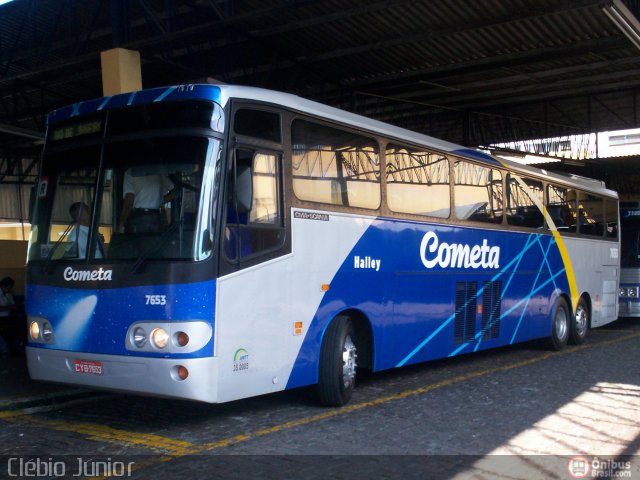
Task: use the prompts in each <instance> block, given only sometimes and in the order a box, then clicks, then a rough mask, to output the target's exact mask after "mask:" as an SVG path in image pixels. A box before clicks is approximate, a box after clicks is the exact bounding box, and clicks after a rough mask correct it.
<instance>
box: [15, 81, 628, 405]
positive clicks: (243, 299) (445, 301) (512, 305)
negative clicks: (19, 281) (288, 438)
mask: <svg viewBox="0 0 640 480" xmlns="http://www.w3.org/2000/svg"><path fill="white" fill-rule="evenodd" d="M127 175H129V176H130V177H133V178H135V177H138V180H140V179H145V181H147V180H150V179H152V178H162V179H163V180H164V183H163V184H164V185H165V187H163V188H164V190H163V191H162V200H161V204H160V206H158V207H153V208H151V207H149V206H148V205H147V207H146V208H145V209H144V210H145V212H144V213H149V211H152V213H153V215H154V216H155V218H156V219H157V220H158V219H159V220H160V223H159V224H158V228H154V229H149V230H145V229H141V230H128V231H127V230H124V231H123V230H122V228H121V225H122V223H123V222H122V220H123V216H124V215H125V214H124V213H123V211H124V210H123V205H124V204H125V203H126V202H127V200H126V198H127V195H128V187H125V184H126V183H127ZM167 180H168V181H167ZM35 203H36V205H35V214H34V218H33V221H32V224H33V231H32V235H31V239H30V246H29V259H28V285H27V292H26V294H27V313H28V317H29V343H28V346H27V355H28V364H29V371H30V374H31V376H32V378H34V379H38V380H48V381H52V382H62V383H68V384H75V385H85V386H88V387H95V388H102V389H109V390H119V391H128V392H135V393H140V394H149V395H160V396H166V397H175V398H186V399H193V400H199V401H205V402H212V403H216V402H226V401H230V400H235V399H240V398H244V397H249V396H253V395H260V394H265V393H269V392H276V391H280V390H284V389H292V388H296V387H302V386H309V385H314V384H317V385H318V393H319V398H320V400H321V402H322V403H323V404H326V405H333V406H339V405H343V404H345V403H347V402H348V401H349V399H350V397H351V393H352V391H353V388H354V382H355V377H356V373H357V371H358V370H359V369H368V370H371V371H380V370H386V369H390V368H394V367H402V366H404V365H410V364H415V363H419V362H424V361H427V360H432V359H437V358H443V357H452V356H456V355H462V354H466V353H471V352H475V351H479V350H485V349H489V348H494V347H499V346H503V345H510V344H514V343H517V342H523V341H528V340H532V339H539V338H547V339H548V341H549V342H550V344H551V346H552V347H554V348H556V349H560V348H563V347H564V346H565V345H566V344H567V342H572V343H575V344H578V343H581V342H582V341H583V340H584V339H585V337H586V335H587V332H588V331H589V329H590V328H592V327H598V326H601V325H604V324H606V323H609V322H611V321H613V320H615V319H616V318H617V313H618V312H617V309H618V286H619V278H618V275H619V238H618V228H617V225H618V198H617V194H616V193H615V192H613V191H610V190H607V189H606V188H605V187H604V185H603V184H602V183H600V182H595V181H591V180H585V179H580V178H573V177H569V176H559V175H553V174H551V173H547V172H545V171H542V170H537V169H533V168H529V167H524V166H520V165H516V164H512V163H509V162H507V161H506V160H501V159H499V158H495V157H492V156H489V155H485V154H482V153H479V152H477V151H475V150H471V149H467V148H463V147H461V146H459V145H455V144H452V143H448V142H445V141H441V140H437V139H435V138H431V137H428V136H425V135H421V134H418V133H414V132H411V131H407V130H404V129H401V128H397V127H394V126H391V125H388V124H384V123H381V122H378V121H374V120H371V119H368V118H364V117H361V116H358V115H355V114H352V113H348V112H344V111H340V110H337V109H335V108H330V107H328V106H325V105H321V104H318V103H315V102H312V101H308V100H304V99H302V98H299V97H297V96H293V95H289V94H284V93H278V92H273V91H268V90H262V89H256V88H247V87H238V86H227V85H220V86H217V85H183V86H176V87H170V88H159V89H150V90H145V91H139V92H134V93H129V94H122V95H115V96H112V97H106V98H101V99H97V100H91V101H86V102H81V103H78V104H75V105H72V106H69V107H67V108H62V109H59V110H56V111H54V112H53V113H51V114H50V115H49V117H48V128H47V135H46V142H45V147H44V151H43V157H42V163H41V169H40V178H39V182H38V185H37V188H36V192H35ZM79 205H80V206H82V208H83V209H84V212H85V213H87V215H85V220H83V221H81V220H79V218H78V216H77V215H76V213H77V208H78V206H79ZM129 207H131V205H129ZM134 208H135V206H134ZM141 210H143V209H142V208H141ZM74 232H77V233H74ZM83 232H84V233H83ZM78 240H80V241H81V242H82V244H81V245H77V243H78Z"/></svg>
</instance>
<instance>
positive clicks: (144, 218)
mask: <svg viewBox="0 0 640 480" xmlns="http://www.w3.org/2000/svg"><path fill="white" fill-rule="evenodd" d="M172 188H173V183H172V182H171V180H169V179H168V178H167V177H166V176H163V175H140V176H134V175H133V174H132V172H131V169H128V170H127V171H126V172H125V173H124V182H123V188H122V192H123V195H124V200H123V203H122V212H121V213H120V220H119V222H118V232H120V233H122V232H126V233H149V232H159V231H160V230H161V229H162V227H163V226H164V224H165V223H166V219H164V218H163V216H162V212H161V210H160V207H161V206H162V205H163V204H164V203H165V200H166V197H167V195H168V194H169V191H170V190H171V189H172Z"/></svg>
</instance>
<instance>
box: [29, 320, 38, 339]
mask: <svg viewBox="0 0 640 480" xmlns="http://www.w3.org/2000/svg"><path fill="white" fill-rule="evenodd" d="M29 336H30V337H31V340H33V341H34V342H37V341H38V340H40V325H38V322H31V325H29Z"/></svg>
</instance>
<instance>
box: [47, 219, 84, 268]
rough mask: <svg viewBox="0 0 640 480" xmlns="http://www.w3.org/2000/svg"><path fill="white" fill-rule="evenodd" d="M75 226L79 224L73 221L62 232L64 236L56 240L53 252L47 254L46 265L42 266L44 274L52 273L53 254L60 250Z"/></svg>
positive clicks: (52, 248)
mask: <svg viewBox="0 0 640 480" xmlns="http://www.w3.org/2000/svg"><path fill="white" fill-rule="evenodd" d="M75 225H77V222H76V221H75V220H72V221H71V223H69V224H68V225H67V226H66V227H65V229H64V231H63V232H62V235H60V238H59V239H58V240H56V243H54V244H53V246H52V247H51V250H49V253H48V254H47V258H46V259H45V261H44V265H43V266H42V271H43V273H51V272H50V271H49V267H50V266H51V260H53V254H54V253H55V251H56V250H57V249H58V247H59V246H60V244H61V243H62V241H63V240H64V239H65V238H66V237H67V235H69V232H70V231H71V229H72V228H73V227H74V226H75Z"/></svg>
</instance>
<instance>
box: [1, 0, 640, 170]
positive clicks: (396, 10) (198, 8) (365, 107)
mask: <svg viewBox="0 0 640 480" xmlns="http://www.w3.org/2000/svg"><path fill="white" fill-rule="evenodd" d="M639 13H640V12H639V3H638V0H624V1H623V0H476V1H468V0H171V1H166V0H135V1H134V0H131V1H129V0H111V1H109V0H83V1H82V2H75V1H64V0H14V1H13V2H10V3H7V4H4V5H1V6H0V164H1V163H2V161H4V162H5V164H4V165H5V167H7V166H8V165H9V163H8V159H14V162H15V159H17V158H24V157H29V156H37V153H36V152H37V151H38V149H39V148H40V146H41V143H42V141H41V137H42V135H43V133H44V130H45V118H46V113H47V112H48V111H50V110H52V109H55V108H58V107H60V106H63V105H66V104H70V103H74V102H77V101H81V100H86V99H90V98H94V97H99V96H101V95H102V87H101V71H100V52H101V51H104V50H108V49H110V48H113V47H116V46H117V47H122V48H128V49H132V50H137V51H139V52H140V54H141V59H142V79H143V85H144V87H155V86H162V85H173V84H179V83H189V82H193V81H205V80H206V79H207V78H211V79H215V80H217V81H221V82H225V83H233V84H242V85H253V86H259V87H265V88H271V89H276V90H281V91H286V92H290V93H295V94H298V95H301V96H303V97H307V98H311V99H313V100H317V101H320V102H323V103H326V104H329V105H332V106H336V107H339V108H343V109H346V110H350V111H355V112H357V113H360V114H363V115H367V116H370V117H373V118H376V119H379V120H383V121H386V122H389V123H392V124H395V125H399V126H402V127H406V128H409V129H412V130H416V131H420V132H423V133H427V134H430V135H433V136H436V137H439V138H443V139H446V140H449V141H453V142H456V143H461V144H464V145H468V146H472V147H473V146H478V145H489V144H495V143H500V142H509V141H513V140H515V139H526V138H543V137H552V136H559V135H568V134H577V133H587V132H593V131H598V130H615V129H627V128H634V127H637V126H638V124H639V121H638V105H637V103H638V92H639V90H640V23H638V21H637V20H636V17H637V16H638V14H639ZM13 168H14V170H15V169H16V168H19V169H21V170H27V169H29V164H28V163H26V164H22V163H20V164H19V165H16V164H15V163H14V164H13ZM1 170H2V167H1V165H0V171H1ZM30 171H33V169H31V170H30ZM5 173H6V172H5ZM0 177H2V172H0ZM0 181H1V179H0Z"/></svg>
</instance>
